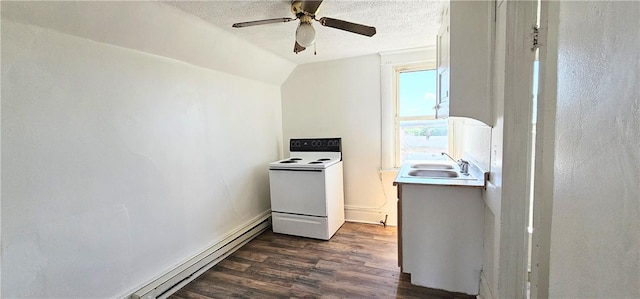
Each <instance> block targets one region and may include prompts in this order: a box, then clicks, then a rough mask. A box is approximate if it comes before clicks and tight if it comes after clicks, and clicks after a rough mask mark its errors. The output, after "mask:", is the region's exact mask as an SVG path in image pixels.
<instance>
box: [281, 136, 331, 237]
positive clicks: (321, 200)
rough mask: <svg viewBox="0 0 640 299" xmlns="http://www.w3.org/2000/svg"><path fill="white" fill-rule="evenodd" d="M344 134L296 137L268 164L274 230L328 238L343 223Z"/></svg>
mask: <svg viewBox="0 0 640 299" xmlns="http://www.w3.org/2000/svg"><path fill="white" fill-rule="evenodd" d="M341 143H342V140H341V138H302V139H301V138H296V139H291V140H290V141H289V151H290V157H289V158H287V159H283V160H279V161H275V162H272V163H270V164H269V183H270V187H271V212H272V213H271V215H272V225H273V232H275V233H282V234H288V235H296V236H302V237H309V238H315V239H322V240H329V239H330V238H331V237H332V236H333V234H335V232H336V231H337V230H338V229H339V228H340V227H341V226H342V224H344V191H343V179H342V147H341V146H342V144H341Z"/></svg>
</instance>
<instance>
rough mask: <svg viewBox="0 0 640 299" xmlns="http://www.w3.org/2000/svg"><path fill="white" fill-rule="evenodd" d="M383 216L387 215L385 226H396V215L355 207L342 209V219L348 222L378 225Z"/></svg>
mask: <svg viewBox="0 0 640 299" xmlns="http://www.w3.org/2000/svg"><path fill="white" fill-rule="evenodd" d="M385 215H389V216H388V218H387V225H390V226H397V225H398V220H397V219H398V218H397V215H395V214H394V213H392V212H389V211H382V210H378V209H364V208H360V207H355V206H345V207H344V218H345V220H346V221H349V222H360V223H371V224H380V221H382V220H384V218H385Z"/></svg>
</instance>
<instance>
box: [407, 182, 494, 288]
mask: <svg viewBox="0 0 640 299" xmlns="http://www.w3.org/2000/svg"><path fill="white" fill-rule="evenodd" d="M398 196H399V201H398V208H399V209H398V211H399V218H400V219H399V228H398V229H399V252H398V253H399V263H400V266H401V267H402V272H405V273H410V274H411V284H415V285H419V286H425V287H429V288H435V289H442V290H447V291H452V292H461V293H466V294H471V295H476V294H478V292H479V290H480V271H481V269H482V252H483V251H482V250H483V229H484V201H483V200H482V188H478V187H452V186H441V185H423V184H398Z"/></svg>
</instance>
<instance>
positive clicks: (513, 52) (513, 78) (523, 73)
mask: <svg viewBox="0 0 640 299" xmlns="http://www.w3.org/2000/svg"><path fill="white" fill-rule="evenodd" d="M503 5H507V6H506V24H505V28H506V48H505V56H504V59H505V61H504V63H505V64H504V65H505V70H504V86H502V88H504V99H505V100H504V126H503V130H504V132H503V142H504V143H503V147H504V148H503V161H502V163H503V164H502V194H501V195H502V196H501V211H500V249H499V252H500V253H499V269H498V298H526V290H527V281H528V277H527V276H528V275H527V272H528V270H527V260H528V232H527V226H528V214H529V197H530V190H531V189H530V185H531V184H530V182H531V167H532V165H531V159H530V157H531V152H532V145H531V128H532V127H531V116H532V108H533V107H532V106H533V105H532V96H533V95H532V90H533V62H534V60H535V51H533V50H532V45H533V36H532V33H533V27H534V26H535V24H536V14H537V1H530V0H529V1H505V2H504V3H503ZM533 263H535V261H532V264H533Z"/></svg>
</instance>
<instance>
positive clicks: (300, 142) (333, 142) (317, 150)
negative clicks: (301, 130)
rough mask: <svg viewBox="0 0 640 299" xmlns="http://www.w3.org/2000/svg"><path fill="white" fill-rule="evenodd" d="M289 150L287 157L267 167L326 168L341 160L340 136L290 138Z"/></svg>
mask: <svg viewBox="0 0 640 299" xmlns="http://www.w3.org/2000/svg"><path fill="white" fill-rule="evenodd" d="M289 151H290V152H291V156H290V157H289V158H286V159H282V160H279V161H275V162H273V163H270V164H269V168H270V169H287V168H314V169H317V168H320V169H322V168H327V167H329V166H331V165H334V164H336V163H338V162H340V161H342V138H292V139H291V140H289Z"/></svg>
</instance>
